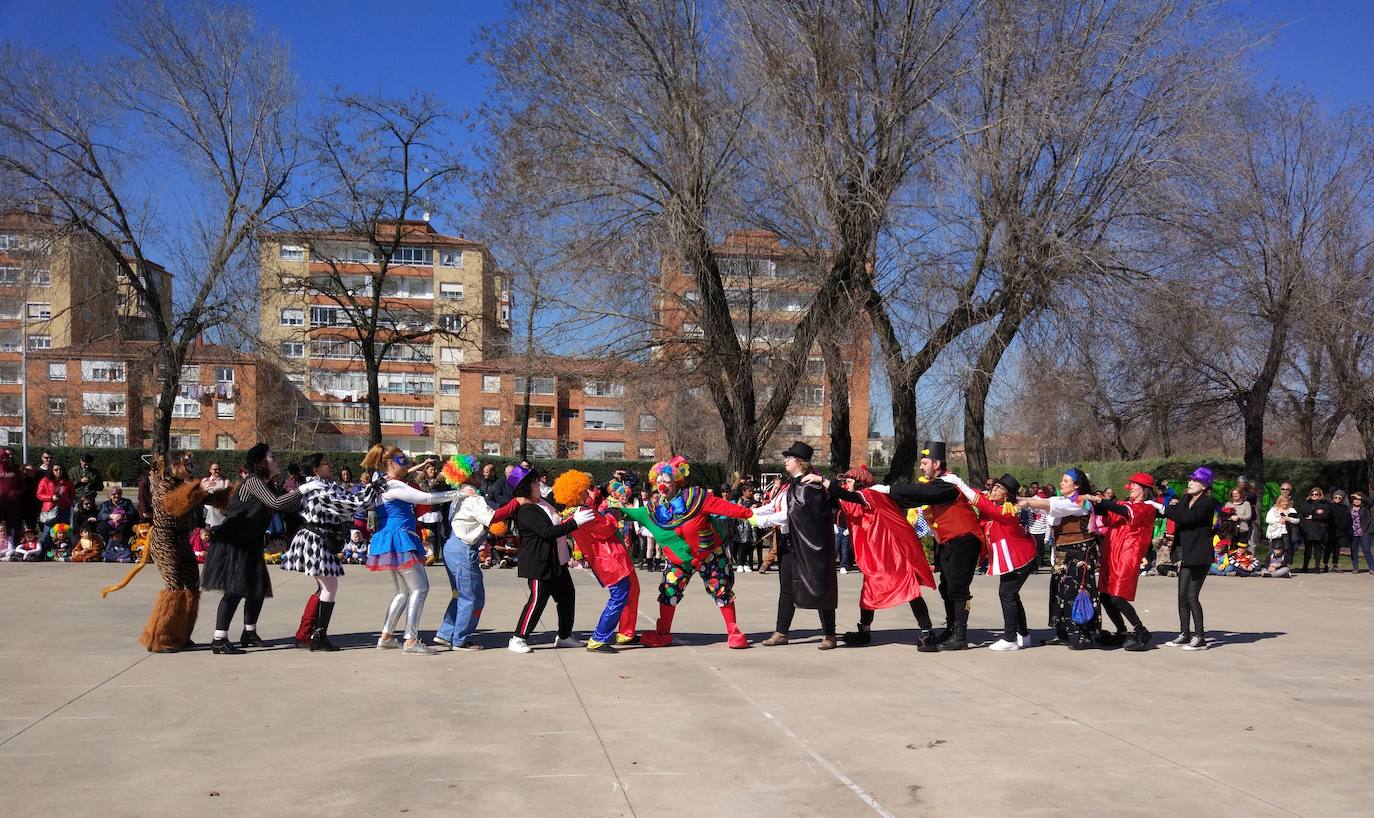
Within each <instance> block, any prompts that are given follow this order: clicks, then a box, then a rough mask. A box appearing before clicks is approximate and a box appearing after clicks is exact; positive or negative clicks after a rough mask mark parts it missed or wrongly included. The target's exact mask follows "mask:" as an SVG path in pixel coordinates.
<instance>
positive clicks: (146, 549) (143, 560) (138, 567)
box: [100, 543, 153, 599]
mask: <svg viewBox="0 0 1374 818" xmlns="http://www.w3.org/2000/svg"><path fill="white" fill-rule="evenodd" d="M151 553H153V549H152V548H151V547H150V545H149V544H148V543H144V544H143V553H142V554H141V555H140V556H139V558H138V562H137V563H136V564H135V565H134V567H133V568H131V569H129V573H127V574H125V575H124V579H121V580H120V581H119V582H116V583H115V584H114V585H107V586H105V587H104V588H101V589H100V598H101V599H104V598H105V597H106V595H107V594H109V593H110V592H111V591H118V590H119V589H120V588H123V587H124V586H125V585H128V584H129V583H130V582H132V581H133V578H134V577H136V576H138V572H139V571H142V570H143V566H145V565H147V564H148V555H149V554H151Z"/></svg>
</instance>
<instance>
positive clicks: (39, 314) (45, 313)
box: [29, 301, 52, 321]
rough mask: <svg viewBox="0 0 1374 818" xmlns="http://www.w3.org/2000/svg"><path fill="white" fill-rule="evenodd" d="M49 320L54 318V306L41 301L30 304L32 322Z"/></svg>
mask: <svg viewBox="0 0 1374 818" xmlns="http://www.w3.org/2000/svg"><path fill="white" fill-rule="evenodd" d="M49 318H52V304H47V303H44V302H41V301H30V302H29V320H30V321H46V320H48V319H49Z"/></svg>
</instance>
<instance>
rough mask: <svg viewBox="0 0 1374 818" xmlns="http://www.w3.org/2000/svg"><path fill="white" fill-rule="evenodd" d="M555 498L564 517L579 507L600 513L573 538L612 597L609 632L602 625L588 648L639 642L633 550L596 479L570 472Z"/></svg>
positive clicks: (559, 484) (607, 622) (556, 486)
mask: <svg viewBox="0 0 1374 818" xmlns="http://www.w3.org/2000/svg"><path fill="white" fill-rule="evenodd" d="M617 486H619V484H617ZM622 488H623V487H622ZM553 498H554V500H555V501H557V502H558V503H559V504H560V505H563V506H565V511H564V514H569V513H571V511H572V510H573V509H575V508H578V507H582V508H587V509H591V510H593V511H595V512H596V517H595V519H593V520H592V521H591V522H590V523H585V524H583V525H580V526H578V527H577V528H576V529H575V530H574V531H573V533H572V535H571V536H572V540H573V544H574V545H575V546H577V551H578V553H580V554H581V555H582V558H583V559H585V560H586V561H587V567H588V568H590V569H591V571H592V574H593V575H594V576H595V577H596V581H597V582H599V583H601V586H602V587H603V588H606V589H607V590H608V591H609V593H610V600H609V601H608V602H607V605H606V609H605V610H604V611H603V612H602V619H603V621H604V628H605V629H606V632H602V628H603V624H602V623H598V627H597V630H596V632H594V633H593V634H592V638H591V640H590V641H589V643H588V647H589V648H591V649H592V650H596V649H597V648H598V647H599V646H601V645H604V644H606V643H607V642H609V641H610V639H611V637H612V636H614V638H615V643H616V644H617V645H625V644H630V643H632V642H635V641H637V639H636V638H635V625H636V623H637V622H638V619H639V577H638V576H636V574H635V568H634V563H633V561H632V560H631V559H630V550H629V549H628V548H626V547H625V541H624V540H622V539H621V538H620V522H619V521H618V520H616V518H615V517H614V516H612V515H611V514H609V513H607V504H606V503H605V502H604V501H603V499H602V497H601V490H600V489H598V488H594V487H593V486H592V476H591V475H590V474H588V473H586V472H580V471H567V472H564V473H563V474H561V475H559V476H558V478H557V479H556V480H554V483H553ZM621 499H622V502H623V498H621ZM612 628H613V630H612Z"/></svg>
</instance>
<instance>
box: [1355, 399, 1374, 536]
mask: <svg viewBox="0 0 1374 818" xmlns="http://www.w3.org/2000/svg"><path fill="white" fill-rule="evenodd" d="M1355 428H1356V429H1358V430H1359V431H1360V441H1361V442H1363V443H1364V469H1365V475H1364V476H1365V483H1367V484H1368V485H1366V486H1365V488H1366V490H1367V491H1366V493H1365V497H1366V498H1368V497H1374V404H1371V405H1368V406H1365V407H1363V408H1362V409H1361V410H1359V411H1357V412H1356V413H1355ZM1365 503H1366V504H1368V503H1369V500H1367V499H1366V500H1365ZM1365 533H1368V532H1365Z"/></svg>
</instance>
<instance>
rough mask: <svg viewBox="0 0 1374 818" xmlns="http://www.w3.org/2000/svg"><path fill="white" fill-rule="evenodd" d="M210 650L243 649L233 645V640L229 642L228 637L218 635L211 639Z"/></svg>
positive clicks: (228, 651) (217, 651)
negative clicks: (218, 636)
mask: <svg viewBox="0 0 1374 818" xmlns="http://www.w3.org/2000/svg"><path fill="white" fill-rule="evenodd" d="M210 650H212V651H214V652H215V653H243V651H241V650H239V649H238V648H236V647H234V643H233V642H230V641H229V640H228V639H226V638H224V637H220V638H218V639H215V640H214V641H212V642H211V643H210Z"/></svg>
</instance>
